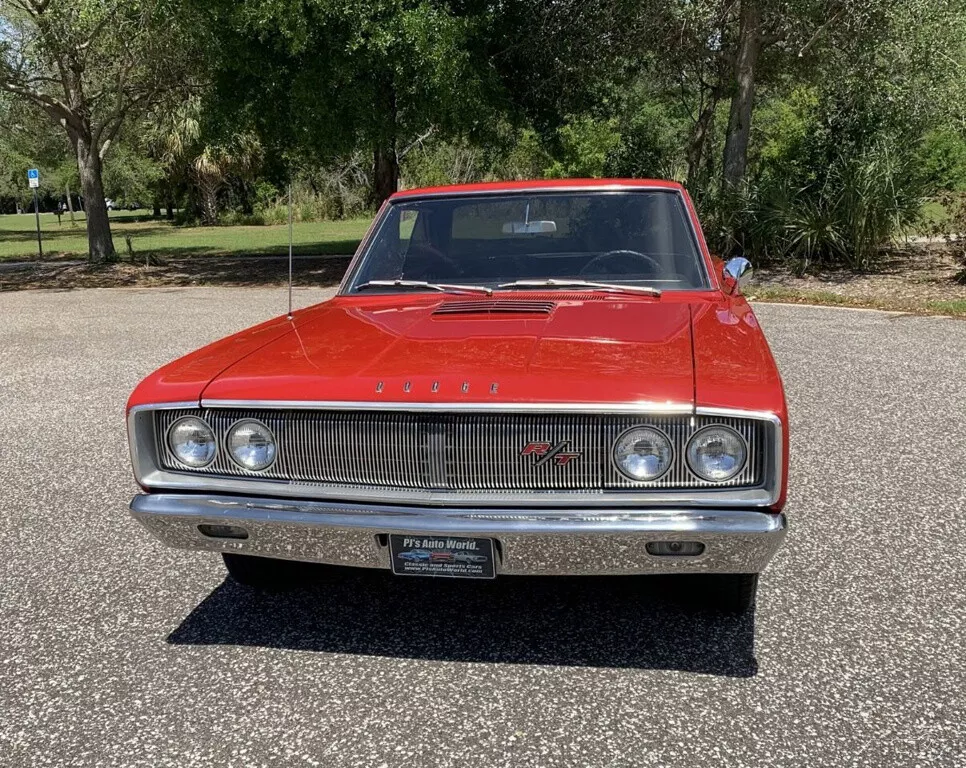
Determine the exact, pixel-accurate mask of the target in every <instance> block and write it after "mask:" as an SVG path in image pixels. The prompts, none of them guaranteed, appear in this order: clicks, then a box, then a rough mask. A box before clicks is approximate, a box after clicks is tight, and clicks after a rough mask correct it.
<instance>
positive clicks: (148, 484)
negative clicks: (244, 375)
mask: <svg viewBox="0 0 966 768" xmlns="http://www.w3.org/2000/svg"><path fill="white" fill-rule="evenodd" d="M202 405H203V406H204V407H226V408H229V407H235V408H237V407H259V408H273V407H277V408H326V407H327V408H337V409H349V410H359V409H360V408H361V409H365V410H368V409H373V410H381V409H386V410H390V409H392V408H393V406H395V407H396V408H398V409H401V410H410V409H416V410H428V411H436V410H444V411H445V410H460V408H459V407H458V406H460V405H463V406H466V408H467V409H468V410H473V409H477V408H478V409H480V410H484V411H492V410H497V411H507V410H513V408H512V406H513V405H518V406H519V407H520V408H521V409H525V410H533V411H536V412H541V413H553V412H568V409H570V410H577V411H581V410H583V409H589V410H590V412H592V413H630V414H639V413H640V414H646V413H648V410H647V407H648V406H653V405H654V404H652V403H648V404H642V403H631V404H627V403H625V404H613V403H610V404H584V403H563V404H546V403H544V404H530V403H527V404H506V403H504V404H497V403H493V404H489V403H473V404H459V403H456V404H454V403H372V402H369V403H352V402H330V403H326V402H313V403H300V402H297V401H296V402H292V403H290V402H288V401H235V400H232V401H228V400H225V401H208V402H207V403H202ZM657 405H659V406H660V405H666V406H667V407H669V408H670V407H676V408H682V409H683V410H667V411H663V412H662V411H652V412H658V413H694V414H695V415H703V416H726V417H735V418H748V419H762V420H766V421H770V422H771V423H772V424H773V425H774V434H773V437H772V441H773V452H772V464H771V466H770V467H767V466H766V467H765V469H764V476H765V479H766V485H765V487H763V488H752V489H737V490H736V489H713V488H712V489H687V490H683V491H674V492H667V491H663V492H662V491H653V490H648V491H645V492H635V491H616V492H614V491H610V492H606V493H581V492H563V493H560V492H544V493H527V494H496V493H477V494H473V493H461V494H445V493H435V492H413V491H406V492H400V491H393V490H387V489H359V488H352V487H347V488H331V487H329V488H319V487H313V486H311V485H294V484H289V483H287V482H285V481H273V480H266V479H261V478H251V477H244V478H237V479H235V478H219V477H211V476H209V475H202V474H193V473H189V472H171V471H166V470H162V469H160V468H159V463H158V459H157V456H156V455H155V454H156V448H155V446H156V438H155V435H154V419H153V418H141V417H142V416H143V415H145V414H150V412H152V411H154V410H160V409H173V408H198V407H199V404H198V403H196V402H194V401H188V402H184V401H181V402H175V403H153V404H144V405H138V406H134V407H133V408H131V409H130V411H129V413H128V439H129V445H130V450H131V462H132V465H133V468H134V476H135V479H136V481H137V483H138V484H139V485H140V486H141V487H142V488H156V489H170V490H175V491H179V490H180V491H211V492H218V491H222V492H227V493H241V494H250V493H264V494H266V495H270V496H284V497H289V498H305V499H319V498H321V497H324V498H326V499H334V500H342V499H344V500H347V501H361V502H374V503H393V502H398V503H409V504H419V505H425V506H430V507H439V506H447V505H448V506H454V507H466V506H470V505H473V504H476V505H483V506H486V507H500V506H505V505H506V504H508V503H511V504H519V505H524V506H530V507H534V508H537V509H545V508H547V507H550V506H554V505H556V506H561V505H564V506H572V505H582V506H586V507H594V508H602V507H616V508H628V507H641V506H642V505H643V506H647V507H656V508H660V507H667V506H671V505H681V504H686V505H687V506H688V507H694V508H699V509H703V508H711V507H721V508H734V507H768V506H771V505H773V504H775V503H776V502H777V501H778V498H779V496H780V495H781V488H782V483H783V477H782V470H783V466H784V462H783V459H784V453H783V443H784V436H783V429H782V422H781V419H780V418H779V417H778V416H777V415H776V414H775V413H773V412H771V411H752V410H742V409H740V408H718V407H698V408H696V409H695V408H692V407H691V406H690V405H687V406H683V405H682V404H657ZM454 406H457V407H454ZM606 408H615V409H616V410H611V411H607V410H604V409H606ZM561 409H562V410H561ZM625 409H626V410H625Z"/></svg>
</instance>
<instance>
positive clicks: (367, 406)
mask: <svg viewBox="0 0 966 768" xmlns="http://www.w3.org/2000/svg"><path fill="white" fill-rule="evenodd" d="M189 407H191V408H195V407H197V405H196V404H195V403H192V404H191V405H190V406H189ZM201 407H202V408H268V409H293V410H301V409H308V410H318V411H328V410H331V411H421V412H425V411H458V412H462V413H465V412H484V411H499V412H501V413H505V412H507V411H513V412H533V413H601V414H633V415H637V414H648V413H659V414H693V413H694V406H692V405H691V404H690V403H670V402H665V403H656V402H650V401H640V402H636V403H505V402H492V403H460V402H457V403H454V402H439V403H426V402H414V403H401V402H385V403H382V402H379V401H378V400H359V401H355V400H214V399H203V400H202V401H201Z"/></svg>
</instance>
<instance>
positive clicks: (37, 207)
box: [34, 187, 44, 258]
mask: <svg viewBox="0 0 966 768" xmlns="http://www.w3.org/2000/svg"><path fill="white" fill-rule="evenodd" d="M34 216H36V217H37V250H38V251H40V258H43V257H44V244H43V242H41V240H40V204H39V203H38V202H37V188H36V187H34Z"/></svg>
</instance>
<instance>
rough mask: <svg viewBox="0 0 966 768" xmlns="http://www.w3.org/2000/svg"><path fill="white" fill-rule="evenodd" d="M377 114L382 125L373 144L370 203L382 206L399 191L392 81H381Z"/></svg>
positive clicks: (394, 92)
mask: <svg viewBox="0 0 966 768" xmlns="http://www.w3.org/2000/svg"><path fill="white" fill-rule="evenodd" d="M378 100H379V102H380V104H379V113H380V114H381V115H382V120H383V121H384V122H382V124H381V125H380V126H379V128H380V130H379V131H378V135H377V137H376V140H375V142H374V144H373V163H372V203H373V205H374V206H375V207H377V208H378V207H379V206H380V205H382V204H383V203H384V202H385V201H386V199H387V198H388V197H389V196H390V195H391V194H392V193H393V192H395V191H396V190H397V189H399V156H398V155H397V154H396V91H395V89H394V88H393V85H392V80H391V79H389V78H386V79H384V80H383V87H382V88H381V92H380V93H379V96H378Z"/></svg>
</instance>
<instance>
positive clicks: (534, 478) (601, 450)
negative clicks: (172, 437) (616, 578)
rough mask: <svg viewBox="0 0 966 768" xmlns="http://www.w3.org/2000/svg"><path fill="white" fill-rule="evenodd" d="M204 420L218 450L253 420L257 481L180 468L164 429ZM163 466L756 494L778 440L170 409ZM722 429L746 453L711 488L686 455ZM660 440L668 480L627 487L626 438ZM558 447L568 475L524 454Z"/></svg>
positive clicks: (427, 484) (554, 419) (531, 420)
mask: <svg viewBox="0 0 966 768" xmlns="http://www.w3.org/2000/svg"><path fill="white" fill-rule="evenodd" d="M188 415H193V416H201V417H202V418H204V419H205V420H206V421H207V422H208V423H209V424H210V425H211V427H212V429H213V430H214V431H215V435H216V437H217V439H218V444H219V446H222V445H224V444H225V438H226V435H227V433H228V430H229V429H230V428H231V426H232V425H233V424H234V423H235V422H237V421H239V420H240V419H257V420H259V421H261V422H263V423H264V424H265V425H266V426H268V427H269V428H270V429H271V430H272V432H273V433H274V434H275V437H276V440H277V441H278V446H279V449H278V458H277V460H276V462H275V464H273V465H272V466H271V467H270V468H269V469H268V470H266V471H264V472H257V473H256V472H249V471H247V470H244V469H241V468H240V467H238V466H236V465H235V464H234V463H233V462H232V461H231V459H230V458H229V457H228V456H227V455H226V454H225V452H224V451H223V450H221V449H219V451H218V454H217V455H216V457H215V460H214V461H213V462H212V463H211V464H210V465H209V466H207V467H205V468H204V469H201V470H197V469H192V468H190V467H187V466H184V465H182V464H181V463H180V462H178V460H177V459H176V458H175V457H174V455H173V454H172V453H171V451H170V449H169V448H168V446H167V441H166V439H165V435H166V433H167V430H168V428H169V427H170V426H171V425H172V424H173V423H174V422H175V421H177V419H179V418H180V417H182V416H188ZM155 419H156V435H157V447H158V455H159V457H160V460H161V461H160V463H161V466H162V467H164V468H165V469H169V470H175V471H190V472H192V473H198V472H201V473H204V474H209V475H218V476H233V477H258V478H265V479H273V480H283V481H289V482H294V483H300V484H311V485H321V486H327V485H328V486H339V487H353V486H360V487H380V488H392V489H418V490H427V491H453V492H460V491H463V492H468V493H470V492H480V491H485V492H500V491H503V492H527V491H564V492H566V491H582V492H595V491H597V492H605V491H611V490H620V489H638V490H646V489H649V488H653V489H662V490H666V489H686V488H709V487H716V488H717V487H726V488H753V487H758V486H761V485H763V484H764V480H765V474H766V457H767V456H768V455H770V451H771V450H772V449H773V444H772V441H773V440H774V439H775V438H774V435H773V434H772V431H771V425H770V424H769V422H767V421H763V420H757V419H743V418H730V417H718V416H689V415H650V414H649V415H594V414H567V413H539V414H528V413H492V414H491V413H417V412H408V411H314V410H267V409H266V410H257V409H253V410H241V409H238V410H235V409H220V408H209V409H203V410H202V409H184V410H180V409H172V410H159V411H157V412H156V413H155ZM709 424H725V425H727V426H729V427H731V428H732V429H735V430H736V431H737V432H739V433H740V434H741V435H742V436H743V437H744V438H745V440H746V441H747V443H748V457H749V458H748V462H747V463H746V465H745V467H744V468H743V469H742V471H741V472H740V473H739V474H738V475H737V476H736V477H734V478H733V479H732V480H730V481H728V482H726V483H709V482H707V481H705V480H702V479H701V478H699V477H697V476H696V475H694V474H693V473H692V472H691V471H690V470H689V469H688V467H687V464H686V462H685V459H684V451H685V447H686V446H687V442H688V440H689V439H690V437H691V435H693V434H694V433H695V432H696V431H697V430H699V429H701V428H702V427H705V426H707V425H709ZM639 426H651V427H656V428H658V429H660V430H663V431H664V433H665V434H667V436H668V437H669V438H670V439H671V443H672V445H673V446H674V460H673V462H672V466H671V468H670V470H669V471H668V472H667V473H666V474H665V475H664V476H663V477H661V478H659V479H658V480H656V481H653V482H646V483H641V482H635V481H633V480H630V479H628V478H626V477H625V476H624V475H622V474H621V473H620V472H619V471H618V470H617V468H616V466H615V465H614V463H613V461H612V460H611V449H612V447H613V445H614V443H615V442H616V440H617V438H618V437H619V436H620V434H621V433H623V432H624V431H625V430H627V429H631V428H632V427H639ZM534 442H539V443H549V444H551V445H553V446H558V445H560V444H565V448H564V450H565V451H566V452H568V453H577V454H579V456H578V457H577V458H576V459H575V460H573V461H570V462H568V463H566V464H558V463H556V462H555V461H547V462H545V463H543V464H537V463H536V457H535V456H532V455H529V456H527V455H521V454H522V451H523V449H524V448H525V446H527V445H528V444H530V443H534Z"/></svg>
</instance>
